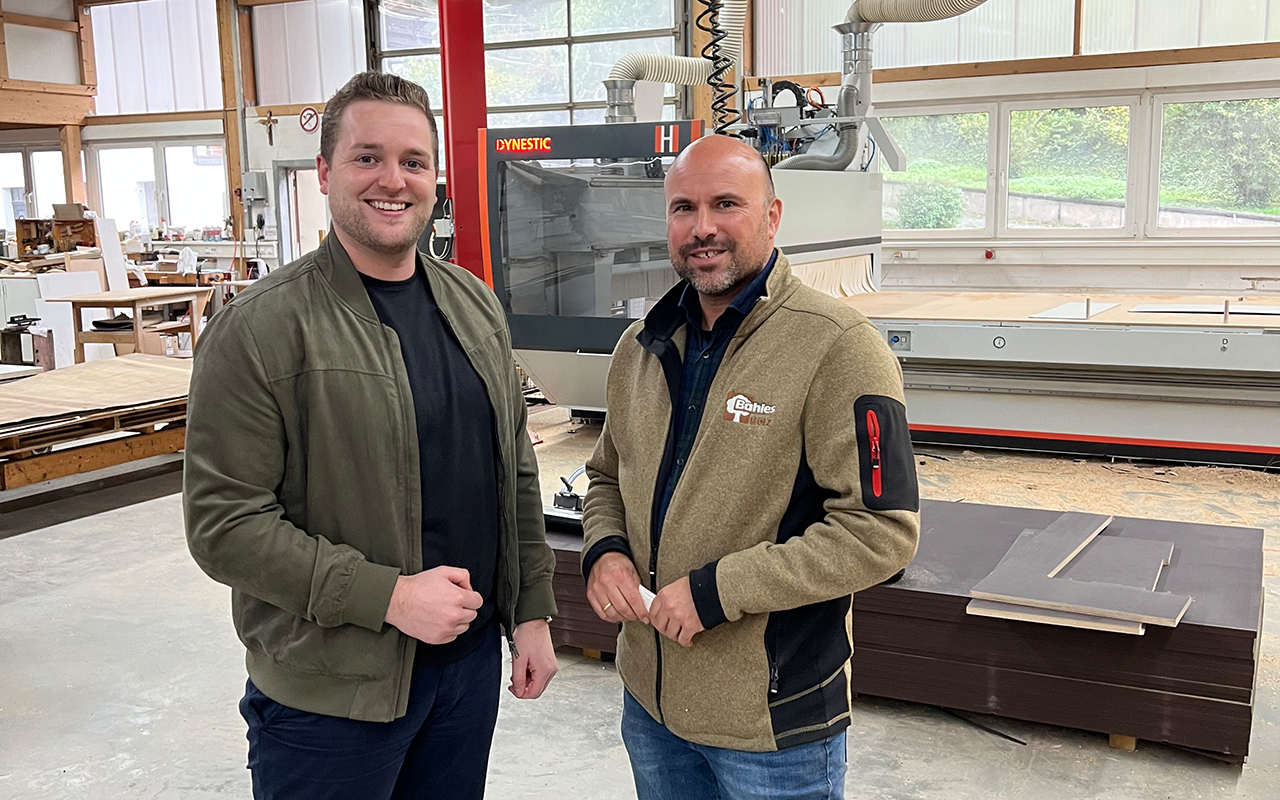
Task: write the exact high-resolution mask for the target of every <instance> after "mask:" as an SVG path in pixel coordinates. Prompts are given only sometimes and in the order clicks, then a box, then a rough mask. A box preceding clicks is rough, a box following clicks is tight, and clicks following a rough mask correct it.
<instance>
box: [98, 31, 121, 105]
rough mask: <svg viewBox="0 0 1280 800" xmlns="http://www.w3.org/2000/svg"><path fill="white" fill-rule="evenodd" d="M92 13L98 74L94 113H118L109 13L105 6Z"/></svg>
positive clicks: (113, 42) (113, 45) (113, 43)
mask: <svg viewBox="0 0 1280 800" xmlns="http://www.w3.org/2000/svg"><path fill="white" fill-rule="evenodd" d="M92 13H93V60H94V70H95V71H96V72H97V74H98V96H97V97H95V98H94V100H93V108H94V113H95V114H119V113H120V99H119V98H118V97H117V96H116V52H115V40H114V39H113V37H112V35H111V14H110V13H108V9H106V8H95V9H93V10H92Z"/></svg>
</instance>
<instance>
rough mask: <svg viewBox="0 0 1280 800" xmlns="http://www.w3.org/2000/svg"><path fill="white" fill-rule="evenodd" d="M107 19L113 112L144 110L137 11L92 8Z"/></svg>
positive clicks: (122, 7) (128, 7) (123, 7)
mask: <svg viewBox="0 0 1280 800" xmlns="http://www.w3.org/2000/svg"><path fill="white" fill-rule="evenodd" d="M99 10H101V11H105V12H107V13H109V14H110V15H111V37H112V40H113V42H114V45H115V55H116V59H115V66H116V108H117V113H120V114H139V113H144V112H146V110H147V91H146V76H145V74H144V72H143V68H142V31H141V29H140V28H139V26H138V7H137V6H135V5H130V4H124V5H118V6H106V7H104V8H101V9H99V8H95V9H94V13H97V12H98V11H99Z"/></svg>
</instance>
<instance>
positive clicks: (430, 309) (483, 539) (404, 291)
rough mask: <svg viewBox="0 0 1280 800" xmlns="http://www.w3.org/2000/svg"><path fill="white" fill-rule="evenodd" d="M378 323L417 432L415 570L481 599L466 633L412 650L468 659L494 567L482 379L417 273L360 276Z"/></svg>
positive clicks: (430, 656) (481, 626)
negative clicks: (458, 573) (465, 582)
mask: <svg viewBox="0 0 1280 800" xmlns="http://www.w3.org/2000/svg"><path fill="white" fill-rule="evenodd" d="M360 279H361V280H362V281H364V286H365V289H366V290H367V291H368V292H369V299H370V300H371V301H373V308H374V310H375V311H376V312H377V314H378V319H379V320H381V321H382V324H384V325H386V326H388V327H390V328H391V329H392V330H394V331H395V332H396V335H397V336H398V337H399V338H400V352H401V353H402V355H403V356H404V364H405V367H406V368H407V369H408V372H409V386H410V387H411V390H412V392H413V407H414V413H415V417H416V420H417V426H418V463H419V467H420V470H421V473H422V569H423V570H429V569H431V568H433V567H439V566H451V567H463V568H464V569H466V570H468V571H469V572H470V573H471V588H472V589H475V590H476V591H477V592H479V593H480V596H481V597H483V598H484V606H483V607H481V609H480V611H479V613H478V614H477V615H476V618H475V620H474V621H473V622H472V623H471V627H470V628H469V629H468V630H467V631H466V632H465V633H463V634H462V635H461V636H459V637H458V638H457V639H454V640H453V641H452V642H449V643H448V644H443V645H429V644H424V643H423V642H419V643H418V654H417V657H416V658H417V660H418V661H419V663H424V662H429V663H432V664H445V663H450V662H453V661H456V660H458V659H460V658H462V657H463V656H465V655H467V653H469V652H470V651H471V650H472V649H474V648H475V647H476V646H477V645H478V644H480V642H481V641H483V638H484V633H485V632H486V629H487V627H488V625H489V623H490V622H491V621H492V619H493V612H494V599H493V583H494V576H495V573H496V572H497V566H498V472H497V459H496V457H495V448H496V447H497V437H496V436H495V432H494V427H493V425H494V422H493V406H492V404H491V403H490V402H489V393H488V392H487V391H486V390H485V387H484V383H483V382H482V381H481V380H480V376H479V375H478V374H477V373H476V370H475V368H474V367H473V366H471V361H470V360H469V359H468V358H467V354H466V353H465V352H463V350H462V345H460V344H459V343H458V340H457V338H456V337H455V336H454V335H453V331H452V330H450V328H449V325H448V323H446V322H445V319H444V316H443V315H441V313H440V309H439V307H438V306H437V305H436V301H435V298H434V297H432V296H431V286H430V284H428V283H427V277H426V275H425V274H424V273H423V271H422V268H421V267H419V269H418V271H417V273H416V274H415V275H414V276H413V277H412V278H409V279H408V280H404V281H380V280H377V279H375V278H370V277H369V276H368V275H364V274H361V275H360Z"/></svg>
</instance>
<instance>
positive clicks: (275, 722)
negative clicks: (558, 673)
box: [240, 624, 502, 800]
mask: <svg viewBox="0 0 1280 800" xmlns="http://www.w3.org/2000/svg"><path fill="white" fill-rule="evenodd" d="M500 642H501V635H500V634H499V632H498V626H497V625H496V624H494V625H492V626H491V630H490V633H489V634H488V635H487V636H485V638H484V641H483V642H482V643H481V644H480V645H479V646H478V647H476V649H475V650H473V651H471V653H469V654H468V655H466V656H465V657H463V658H462V659H460V660H458V661H456V662H454V663H452V664H447V665H444V666H433V665H426V664H419V663H415V665H414V671H413V683H412V685H411V686H410V688H409V710H408V713H406V714H405V715H404V716H403V717H401V718H400V719H397V720H395V721H394V722H361V721H358V720H350V719H344V718H342V717H329V716H325V715H323V714H312V713H309V712H306V711H299V710H297V709H294V708H290V707H288V706H285V705H281V704H280V703H277V702H276V701H274V700H272V699H271V698H269V697H267V696H266V695H264V694H263V693H262V692H260V691H258V687H256V686H254V685H253V681H249V682H248V685H247V687H246V689H245V696H244V698H243V699H242V700H241V701H240V713H241V715H243V716H244V719H245V722H247V723H248V724H249V770H250V771H251V772H252V773H253V796H254V798H255V800H295V799H296V800H302V799H303V798H305V800H326V799H327V798H333V800H339V798H341V799H342V800H347V799H348V798H356V797H358V798H367V800H410V799H411V798H413V799H414V800H417V799H419V798H423V799H425V798H448V800H470V799H471V798H476V800H479V798H482V797H484V784H485V773H486V772H487V771H488V768H489V747H490V745H491V744H492V742H493V727H494V724H495V723H496V722H497V719H498V692H499V689H500V684H501V680H502V653H501V649H500Z"/></svg>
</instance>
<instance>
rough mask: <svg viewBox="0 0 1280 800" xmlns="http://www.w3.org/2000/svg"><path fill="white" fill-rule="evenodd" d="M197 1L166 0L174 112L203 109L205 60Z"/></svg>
mask: <svg viewBox="0 0 1280 800" xmlns="http://www.w3.org/2000/svg"><path fill="white" fill-rule="evenodd" d="M198 20H199V17H198V16H197V13H196V0H169V37H170V43H169V53H170V58H171V59H172V63H173V89H174V92H173V108H174V110H175V111H194V110H200V109H204V108H206V107H207V106H206V105H205V83H204V63H203V61H201V59H200V26H199V22H198Z"/></svg>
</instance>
